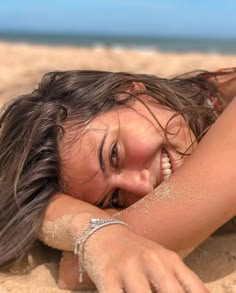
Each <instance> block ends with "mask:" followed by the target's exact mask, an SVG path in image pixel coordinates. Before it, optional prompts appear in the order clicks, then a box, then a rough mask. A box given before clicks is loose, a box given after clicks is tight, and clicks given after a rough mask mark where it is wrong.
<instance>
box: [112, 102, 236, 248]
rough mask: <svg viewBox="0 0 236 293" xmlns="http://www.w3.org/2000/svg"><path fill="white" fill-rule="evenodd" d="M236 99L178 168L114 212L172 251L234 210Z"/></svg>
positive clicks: (193, 243)
mask: <svg viewBox="0 0 236 293" xmlns="http://www.w3.org/2000/svg"><path fill="white" fill-rule="evenodd" d="M235 115H236V100H233V101H232V102H231V104H230V105H229V106H228V107H227V108H226V110H225V111H224V113H223V114H222V115H221V116H220V117H219V118H218V120H217V121H216V122H215V124H214V125H213V126H212V128H211V129H210V130H209V132H208V133H207V134H206V136H205V137H204V138H203V140H202V141H201V143H200V144H199V146H198V147H197V148H196V150H195V151H194V153H193V154H192V155H191V156H190V157H189V158H188V159H186V161H185V163H184V164H183V166H181V167H180V168H179V169H178V170H177V171H176V173H174V174H173V175H172V176H171V177H170V178H169V179H168V180H167V181H166V182H164V183H163V184H162V185H161V186H160V187H158V188H157V189H156V190H155V192H153V193H151V194H149V195H147V196H146V197H145V198H143V199H142V200H140V201H139V202H138V203H136V204H135V205H133V206H131V207H129V208H128V209H126V210H124V211H122V212H120V213H118V214H117V215H115V216H116V217H118V218H120V219H121V220H124V221H126V222H128V223H129V224H130V225H131V227H132V229H133V231H135V232H136V233H138V234H140V235H143V236H146V237H147V238H149V239H152V240H154V241H157V242H159V243H161V244H163V245H164V246H165V247H167V248H169V249H173V250H175V251H183V250H184V251H185V250H186V249H187V250H188V249H191V248H193V247H196V246H197V245H198V244H199V243H200V242H202V241H203V240H204V239H205V238H207V236H208V235H209V234H211V233H212V232H213V231H215V230H216V229H217V228H218V227H219V226H221V225H222V224H223V223H225V222H227V221H228V220H229V219H230V218H232V217H234V216H235V215H236V166H235V165H236V119H235V117H236V116H235Z"/></svg>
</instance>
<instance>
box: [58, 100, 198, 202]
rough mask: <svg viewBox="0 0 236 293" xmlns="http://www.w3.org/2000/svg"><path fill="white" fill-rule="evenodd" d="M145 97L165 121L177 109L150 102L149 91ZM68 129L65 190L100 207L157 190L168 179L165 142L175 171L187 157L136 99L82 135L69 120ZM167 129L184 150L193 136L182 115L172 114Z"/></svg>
mask: <svg viewBox="0 0 236 293" xmlns="http://www.w3.org/2000/svg"><path fill="white" fill-rule="evenodd" d="M141 99H142V101H144V102H145V103H146V105H148V107H149V109H150V110H151V111H152V113H153V114H154V115H155V117H157V119H158V121H159V123H160V124H161V125H162V126H163V127H165V126H166V124H167V122H168V121H169V119H170V118H171V117H172V116H173V114H174V112H173V111H171V110H170V109H168V108H167V107H164V106H162V105H159V104H157V103H153V102H150V98H149V99H148V98H147V96H144V95H143V96H142V97H141ZM65 130H66V132H65V135H64V138H63V140H62V142H61V157H62V175H63V178H64V181H65V183H66V189H67V190H66V192H67V193H69V194H71V195H72V196H74V197H77V198H79V199H81V200H83V201H86V202H88V203H91V204H94V205H97V206H100V207H102V208H108V207H114V208H125V207H128V206H130V205H132V204H133V203H135V202H136V201H138V200H139V199H141V198H142V197H144V196H145V195H147V194H148V193H149V192H151V191H153V190H154V189H155V188H156V187H157V186H158V185H159V184H160V183H161V182H162V181H163V180H164V178H163V174H162V171H161V157H162V155H163V148H164V149H165V150H166V151H167V152H168V154H169V157H170V159H171V165H172V167H171V168H172V171H173V172H174V171H175V169H176V168H178V167H179V166H181V164H182V163H183V158H182V156H181V155H180V154H177V153H176V152H175V151H174V150H173V149H172V148H171V147H170V146H168V145H167V141H166V138H165V136H164V131H163V130H162V129H161V127H160V126H159V125H158V124H157V122H156V121H155V119H154V117H153V116H152V115H151V113H150V112H149V111H148V110H147V108H146V107H145V106H144V105H143V104H142V103H141V102H140V101H138V100H136V101H135V103H134V104H132V108H124V107H123V108H119V109H112V110H110V111H108V112H107V113H105V114H104V113H103V114H102V115H101V116H98V117H96V118H95V119H94V120H93V121H92V122H91V123H90V124H89V125H87V126H86V128H85V129H83V131H82V133H83V134H82V135H81V130H80V131H79V132H78V131H75V130H72V129H71V128H70V127H69V125H67V126H65ZM168 131H169V132H170V133H171V134H169V135H168V138H169V140H170V141H171V143H172V145H173V146H174V147H175V148H176V149H177V150H178V151H180V152H185V151H186V150H187V149H188V148H189V146H190V145H191V144H192V142H193V141H194V139H195V137H194V135H193V133H192V131H191V130H190V129H189V127H188V125H187V123H186V122H185V120H184V119H183V117H181V116H180V115H178V116H177V117H175V118H174V119H173V120H171V122H170V123H169V124H168ZM102 142H104V145H103V148H102V158H101V155H100V159H99V149H101V144H102ZM193 148H194V146H192V147H191V148H190V149H189V150H188V153H191V152H192V150H193ZM103 160H104V162H101V161H103Z"/></svg>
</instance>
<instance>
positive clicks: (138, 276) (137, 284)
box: [124, 270, 153, 293]
mask: <svg viewBox="0 0 236 293" xmlns="http://www.w3.org/2000/svg"><path fill="white" fill-rule="evenodd" d="M127 272H128V273H127V274H126V275H125V277H124V289H125V293H133V292H135V293H144V292H145V293H152V292H153V291H152V289H151V285H150V282H149V280H148V278H147V276H145V273H141V272H134V270H131V271H128V270H127Z"/></svg>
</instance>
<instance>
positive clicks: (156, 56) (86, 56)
mask: <svg viewBox="0 0 236 293" xmlns="http://www.w3.org/2000/svg"><path fill="white" fill-rule="evenodd" d="M0 64H1V66H0V94H1V98H0V105H2V104H3V103H5V102H6V101H8V100H10V99H11V98H14V97H15V96H17V95H19V94H23V93H27V92H29V91H31V90H32V89H33V87H34V86H35V85H36V83H37V81H38V80H39V79H40V78H41V76H42V75H43V74H44V73H45V72H48V71H54V70H69V69H100V70H111V71H130V72H137V73H138V72H139V73H151V74H156V75H159V76H164V77H165V76H173V75H176V74H179V73H182V72H185V71H191V70H194V69H208V70H215V69H217V68H222V67H230V66H233V65H234V66H236V54H235V55H222V54H216V53H212V54H200V53H184V54H182V53H181V54H175V53H161V52H141V51H135V50H126V51H122V50H114V49H98V48H97V49H96V48H90V49H88V48H79V47H58V46H54V47H47V46H39V45H28V44H10V43H5V42H0ZM235 243H236V235H235V234H228V235H224V236H214V237H210V238H209V239H208V240H207V241H206V242H205V243H204V244H202V245H201V246H200V247H199V248H198V249H197V250H196V251H195V252H194V253H193V254H192V255H191V256H189V257H188V258H187V260H186V262H187V264H188V265H189V266H190V267H191V268H192V269H193V270H194V271H195V272H196V273H197V274H198V275H199V277H200V278H201V279H202V280H203V281H204V282H205V283H206V284H207V286H208V288H209V289H210V291H211V292H214V293H236V245H235ZM50 253H51V251H50V252H49V251H47V250H46V252H45V249H42V248H41V247H39V248H38V249H37V251H36V255H37V257H36V259H37V261H36V262H37V266H36V267H35V269H34V270H33V271H32V272H31V273H30V274H26V275H23V276H6V275H3V274H0V293H8V292H11V293H18V292H21V293H29V292H34V293H38V292H43V293H51V292H55V293H59V292H60V293H61V292H71V291H66V290H60V289H59V288H58V287H57V285H56V279H57V270H58V264H57V262H56V261H55V258H52V257H51V256H50V257H49V255H50Z"/></svg>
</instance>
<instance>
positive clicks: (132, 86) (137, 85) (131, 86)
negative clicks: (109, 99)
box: [119, 81, 146, 99]
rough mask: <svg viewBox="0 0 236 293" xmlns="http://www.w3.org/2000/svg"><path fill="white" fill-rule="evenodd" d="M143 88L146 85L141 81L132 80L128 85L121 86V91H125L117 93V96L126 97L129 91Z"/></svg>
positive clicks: (144, 88)
mask: <svg viewBox="0 0 236 293" xmlns="http://www.w3.org/2000/svg"><path fill="white" fill-rule="evenodd" d="M144 90H146V87H145V85H144V84H143V83H142V82H138V81H132V82H131V83H130V84H129V85H126V86H124V87H122V91H124V92H126V93H122V94H119V98H120V99H125V98H127V97H128V95H129V93H132V92H136V91H144Z"/></svg>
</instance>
